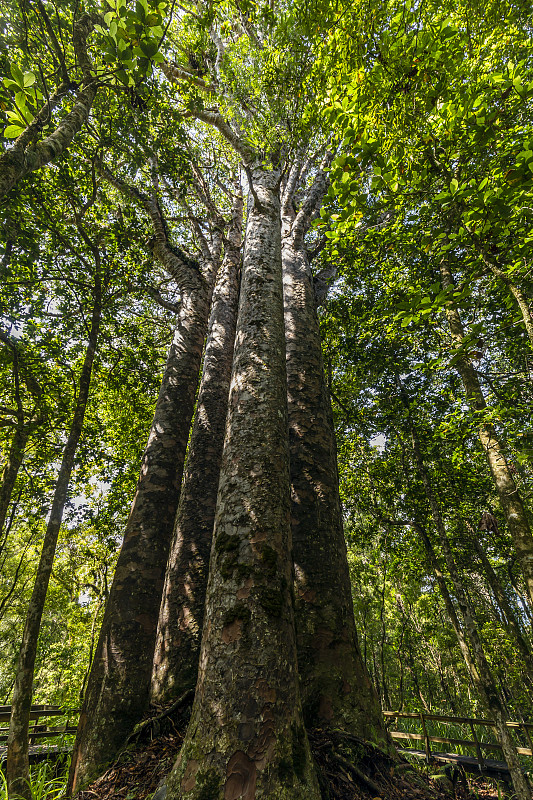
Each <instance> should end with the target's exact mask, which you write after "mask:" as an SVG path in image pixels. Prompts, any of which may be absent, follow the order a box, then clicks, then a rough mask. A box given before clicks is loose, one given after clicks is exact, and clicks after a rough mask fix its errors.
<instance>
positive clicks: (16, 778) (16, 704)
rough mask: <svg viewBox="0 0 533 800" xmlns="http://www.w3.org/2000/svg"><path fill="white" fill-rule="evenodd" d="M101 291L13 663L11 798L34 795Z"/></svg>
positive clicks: (9, 760) (9, 752) (9, 758)
mask: <svg viewBox="0 0 533 800" xmlns="http://www.w3.org/2000/svg"><path fill="white" fill-rule="evenodd" d="M101 312H102V308H101V295H100V290H99V286H97V291H96V297H95V303H94V306H93V313H92V320H91V328H90V333H89V342H88V345H87V349H86V351H85V358H84V362H83V366H82V370H81V374H80V379H79V387H78V399H77V402H76V406H75V409H74V414H73V417H72V422H71V425H70V431H69V435H68V439H67V443H66V445H65V449H64V451H63V457H62V460H61V466H60V468H59V473H58V477H57V483H56V486H55V490H54V497H53V500H52V508H51V511H50V519H49V521H48V525H47V526H46V532H45V535H44V541H43V547H42V550H41V557H40V560H39V565H38V567H37V573H36V575H35V583H34V586H33V591H32V596H31V599H30V603H29V606H28V612H27V615H26V622H25V625H24V632H23V634H22V643H21V648H20V653H19V658H18V663H17V670H16V677H15V685H14V688H13V697H12V700H11V720H10V725H9V735H8V749H7V782H8V792H9V798H10V799H11V798H15V797H17V798H24V800H32V792H31V788H30V784H29V778H30V773H29V761H28V728H29V722H30V708H31V699H32V690H33V671H34V666H35V657H36V654H37V643H38V638H39V630H40V627H41V618H42V614H43V609H44V604H45V600H46V593H47V591H48V583H49V581H50V575H51V573H52V565H53V562H54V556H55V551H56V545H57V539H58V535H59V530H60V528H61V522H62V519H63V510H64V507H65V503H66V500H67V494H68V487H69V482H70V476H71V473H72V469H73V467H74V458H75V455H76V449H77V447H78V442H79V440H80V436H81V432H82V429H83V421H84V417H85V409H86V407H87V401H88V398H89V389H90V384H91V375H92V369H93V363H94V357H95V353H96V346H97V341H98V333H99V329H100V320H101Z"/></svg>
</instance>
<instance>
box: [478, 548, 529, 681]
mask: <svg viewBox="0 0 533 800" xmlns="http://www.w3.org/2000/svg"><path fill="white" fill-rule="evenodd" d="M472 542H473V545H474V548H475V550H476V553H477V554H478V556H479V558H480V561H481V563H482V565H483V569H484V570H485V575H486V576H487V580H488V582H489V586H490V588H491V589H492V592H493V594H494V597H495V598H496V602H497V603H498V605H499V607H500V611H501V614H502V617H503V619H502V624H503V626H504V627H505V629H506V631H507V633H508V634H509V637H510V638H511V639H514V640H515V642H516V644H517V647H518V649H519V650H520V654H521V656H522V658H523V659H524V663H525V665H526V667H527V668H528V670H529V674H530V676H533V656H532V654H531V649H530V647H529V645H528V643H527V642H526V640H525V638H524V635H523V634H522V631H521V628H520V625H519V624H518V620H517V618H516V615H515V613H514V611H513V609H512V608H511V604H510V603H509V600H508V599H507V596H506V594H505V592H504V589H503V586H502V585H501V583H500V579H499V578H498V576H497V575H496V572H495V571H494V569H493V567H492V564H491V563H490V561H489V559H488V557H487V554H486V553H485V550H484V549H483V546H482V545H481V543H480V541H479V539H478V538H477V537H476V536H475V535H473V536H472Z"/></svg>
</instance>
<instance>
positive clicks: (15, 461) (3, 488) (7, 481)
mask: <svg viewBox="0 0 533 800" xmlns="http://www.w3.org/2000/svg"><path fill="white" fill-rule="evenodd" d="M28 438H29V429H28V426H27V425H25V424H24V421H22V423H21V422H20V421H19V422H17V425H16V427H15V432H14V434H13V438H12V440H11V446H10V448H9V453H8V456H7V461H6V463H5V466H4V471H3V472H2V481H1V482H0V532H1V531H2V530H3V528H4V523H5V521H6V517H7V512H8V511H9V504H10V502H11V495H12V494H13V489H14V488H15V483H16V480H17V475H18V473H19V470H20V468H21V466H22V462H23V461H24V451H25V450H26V444H27V442H28Z"/></svg>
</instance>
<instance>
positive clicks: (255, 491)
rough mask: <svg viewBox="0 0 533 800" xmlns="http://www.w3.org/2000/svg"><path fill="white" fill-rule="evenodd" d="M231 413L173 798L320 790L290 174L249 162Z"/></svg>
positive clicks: (281, 798) (255, 799)
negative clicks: (287, 240) (294, 340)
mask: <svg viewBox="0 0 533 800" xmlns="http://www.w3.org/2000/svg"><path fill="white" fill-rule="evenodd" d="M248 172H249V181H250V183H251V192H252V196H253V198H254V202H253V205H252V207H251V209H250V212H249V216H248V224H247V231H246V244H245V252H244V265H243V279H242V288H241V299H240V304H239V315H238V321H237V335H236V344H235V354H234V361H233V372H232V381H231V390H230V398H229V404H228V421H227V427H226V438H225V443H224V452H223V457H222V467H221V473H220V485H219V492H218V500H217V510H216V518H215V528H214V534H213V548H212V551H211V560H210V568H209V581H208V589H207V600H206V611H205V619H206V624H205V626H204V631H203V638H202V647H201V653H200V664H199V673H198V684H197V688H196V696H195V701H194V706H193V712H192V719H191V722H190V725H189V729H188V731H187V735H186V737H185V741H184V743H183V747H182V749H181V752H180V755H179V757H178V761H177V763H176V766H175V768H174V770H173V772H172V774H171V776H170V778H169V781H168V794H167V798H168V800H176V798H183V797H185V796H186V797H187V800H200V798H208V797H209V798H215V797H219V796H220V797H221V796H224V797H226V798H243V800H267V799H268V800H273V798H276V800H289V798H290V800H300V799H301V800H304V798H305V800H318V798H319V797H320V791H319V788H318V784H317V781H316V778H315V775H314V770H313V765H312V761H311V755H310V751H309V745H308V741H307V736H306V733H305V728H304V725H303V718H302V712H301V705H300V697H299V688H298V671H297V661H296V645H295V634H294V618H293V607H292V600H291V576H292V563H291V557H290V553H291V535H290V507H289V454H288V446H287V383H286V373H285V343H284V336H283V296H282V278H281V242H280V216H279V214H280V211H279V190H278V186H279V173H278V172H277V171H275V170H272V171H266V170H264V169H262V168H260V167H257V168H254V169H253V171H252V170H249V171H248Z"/></svg>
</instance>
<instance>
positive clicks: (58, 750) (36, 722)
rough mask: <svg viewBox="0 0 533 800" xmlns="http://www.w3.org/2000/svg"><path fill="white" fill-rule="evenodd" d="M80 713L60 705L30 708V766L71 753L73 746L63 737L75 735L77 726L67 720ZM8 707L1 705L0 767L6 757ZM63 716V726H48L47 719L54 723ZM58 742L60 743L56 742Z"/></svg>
mask: <svg viewBox="0 0 533 800" xmlns="http://www.w3.org/2000/svg"><path fill="white" fill-rule="evenodd" d="M78 714H79V711H77V710H72V711H71V710H65V709H64V708H60V707H59V706H51V705H35V706H32V707H31V711H30V720H31V722H32V723H33V724H32V725H30V729H29V745H30V747H29V758H30V763H32V764H37V763H39V762H40V761H45V760H47V759H54V760H57V759H58V758H60V757H61V756H63V755H66V754H67V753H70V751H71V750H72V746H71V745H69V744H68V743H66V742H65V741H64V737H65V735H67V736H72V735H73V734H75V733H76V726H75V725H71V722H70V720H71V719H74V718H76V719H77V716H78ZM10 716H11V706H0V765H1V764H2V762H3V761H5V758H6V754H7V735H8V732H9V718H10ZM58 717H62V718H63V719H64V720H65V721H64V723H63V724H62V725H59V726H58V725H56V726H54V725H53V724H52V725H49V724H48V723H49V720H52V721H55V720H57V718H58ZM43 739H54V740H55V741H54V742H53V743H52V744H37V742H38V741H39V740H43ZM58 740H59V741H58Z"/></svg>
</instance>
